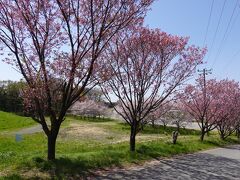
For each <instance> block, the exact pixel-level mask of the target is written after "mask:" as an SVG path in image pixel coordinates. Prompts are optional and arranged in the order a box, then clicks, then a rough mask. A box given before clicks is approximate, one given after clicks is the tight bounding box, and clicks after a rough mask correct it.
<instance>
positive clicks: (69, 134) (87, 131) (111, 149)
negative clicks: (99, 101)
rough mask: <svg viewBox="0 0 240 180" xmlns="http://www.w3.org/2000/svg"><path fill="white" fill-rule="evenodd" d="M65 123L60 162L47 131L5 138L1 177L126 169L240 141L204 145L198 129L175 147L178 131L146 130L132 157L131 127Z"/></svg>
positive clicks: (209, 140)
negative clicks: (50, 154) (51, 158)
mask: <svg viewBox="0 0 240 180" xmlns="http://www.w3.org/2000/svg"><path fill="white" fill-rule="evenodd" d="M0 119H1V118H0ZM66 121H67V123H66V124H65V126H64V127H63V128H62V129H61V131H60V134H59V137H58V140H57V154H56V155H57V160H56V161H55V162H48V161H46V155H47V148H46V144H47V141H46V137H45V135H44V134H43V133H36V134H33V135H24V136H23V141H22V142H15V137H14V136H13V135H11V134H4V135H1V134H0V176H2V177H3V178H4V179H21V178H23V177H27V178H30V179H31V178H33V177H36V176H38V177H41V178H43V179H46V178H51V177H52V176H54V177H60V178H64V177H78V175H79V176H84V175H85V174H89V173H91V171H94V169H99V168H104V167H111V166H122V165H124V166H127V165H129V164H132V163H142V162H144V161H146V160H151V159H153V158H164V157H169V156H172V155H176V154H183V153H192V152H196V151H199V150H205V149H209V148H213V147H218V146H224V145H228V144H232V143H236V142H237V141H236V138H235V137H234V136H232V137H230V138H228V139H227V141H222V140H220V139H219V137H218V135H217V134H216V133H211V134H210V136H209V137H206V140H205V141H204V142H200V141H199V131H196V130H184V129H182V130H181V132H180V137H179V139H178V143H177V144H176V145H173V144H172V143H171V133H172V131H173V130H174V128H172V127H171V128H166V129H164V128H163V127H162V126H160V127H157V128H154V129H153V128H152V127H150V126H147V127H145V128H144V131H143V132H142V133H140V134H138V136H137V147H136V153H130V152H129V143H128V140H129V130H130V129H129V127H128V126H127V125H125V124H124V123H120V122H117V121H112V120H109V119H107V120H96V119H94V120H91V119H88V120H82V119H79V118H75V117H68V118H67V119H66ZM0 179H1V178H0Z"/></svg>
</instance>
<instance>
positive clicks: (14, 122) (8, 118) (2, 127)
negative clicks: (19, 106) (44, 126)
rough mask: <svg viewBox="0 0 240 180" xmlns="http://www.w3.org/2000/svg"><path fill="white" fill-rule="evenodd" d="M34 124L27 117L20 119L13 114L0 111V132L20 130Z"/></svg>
mask: <svg viewBox="0 0 240 180" xmlns="http://www.w3.org/2000/svg"><path fill="white" fill-rule="evenodd" d="M34 124H36V122H34V121H33V120H32V119H31V118H29V117H22V116H18V115H15V114H13V113H7V112H3V111H0V132H1V131H9V130H15V129H20V128H23V127H28V126H31V125H34Z"/></svg>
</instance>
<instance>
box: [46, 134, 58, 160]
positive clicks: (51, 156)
mask: <svg viewBox="0 0 240 180" xmlns="http://www.w3.org/2000/svg"><path fill="white" fill-rule="evenodd" d="M56 140H57V136H53V135H49V136H48V160H50V161H52V160H55V153H56Z"/></svg>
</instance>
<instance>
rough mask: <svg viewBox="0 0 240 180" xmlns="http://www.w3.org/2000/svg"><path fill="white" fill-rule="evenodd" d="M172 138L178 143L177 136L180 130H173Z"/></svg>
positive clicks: (174, 142)
mask: <svg viewBox="0 0 240 180" xmlns="http://www.w3.org/2000/svg"><path fill="white" fill-rule="evenodd" d="M172 138H173V144H176V143H177V138H178V131H173V133H172Z"/></svg>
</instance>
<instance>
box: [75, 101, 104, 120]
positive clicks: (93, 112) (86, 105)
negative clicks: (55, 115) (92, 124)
mask: <svg viewBox="0 0 240 180" xmlns="http://www.w3.org/2000/svg"><path fill="white" fill-rule="evenodd" d="M107 111H108V108H107V107H106V105H105V104H104V103H103V102H97V101H94V100H91V99H85V100H84V101H78V102H76V103H75V104H73V106H72V107H71V108H70V112H71V114H75V115H82V116H91V117H97V116H99V117H100V116H105V115H107Z"/></svg>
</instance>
